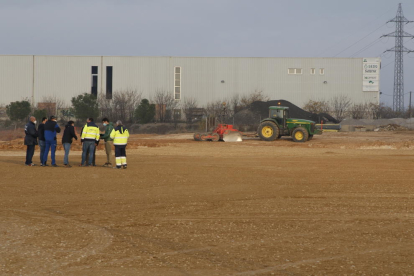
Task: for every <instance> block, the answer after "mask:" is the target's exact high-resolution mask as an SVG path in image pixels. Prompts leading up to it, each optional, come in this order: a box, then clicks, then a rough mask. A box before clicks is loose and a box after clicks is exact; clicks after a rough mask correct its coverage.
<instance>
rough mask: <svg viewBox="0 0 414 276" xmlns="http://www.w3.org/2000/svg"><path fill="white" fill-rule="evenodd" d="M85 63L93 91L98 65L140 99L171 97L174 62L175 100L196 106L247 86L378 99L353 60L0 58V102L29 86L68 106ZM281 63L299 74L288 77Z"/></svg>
mask: <svg viewBox="0 0 414 276" xmlns="http://www.w3.org/2000/svg"><path fill="white" fill-rule="evenodd" d="M33 61H34V66H33ZM92 66H98V93H101V92H102V93H105V92H106V91H105V89H106V66H112V67H113V91H114V93H115V92H116V91H120V90H127V89H128V90H131V89H133V90H136V91H138V92H142V94H143V97H146V98H151V95H153V94H154V93H155V91H157V90H164V91H168V92H170V93H171V94H172V95H174V92H173V89H174V67H175V66H180V67H181V72H182V73H181V96H182V97H181V99H182V100H184V99H185V98H195V99H197V101H198V103H199V105H200V106H204V105H206V104H207V103H209V102H212V101H217V100H226V99H229V98H231V97H232V96H233V95H235V94H239V95H240V96H242V95H246V94H249V93H252V92H253V91H255V90H261V91H263V93H264V94H265V95H268V96H269V98H270V99H285V100H288V101H291V102H293V103H294V104H296V105H299V106H302V105H303V104H304V103H305V102H307V101H308V100H310V99H313V100H321V99H325V100H329V99H331V98H332V97H333V96H336V95H347V96H349V97H350V98H351V99H352V100H353V102H355V103H365V102H375V103H377V102H378V92H362V59H361V58H221V57H99V56H98V57H90V56H85V57H82V56H34V57H33V56H0V74H1V75H0V81H1V82H0V94H1V101H0V103H1V104H8V103H9V102H11V101H15V100H21V99H22V98H23V97H28V98H30V97H31V95H32V91H33V92H34V101H35V102H39V101H42V99H43V98H44V97H49V96H53V97H54V96H56V97H57V98H60V99H62V100H64V101H65V103H66V104H67V105H70V99H71V98H72V97H73V96H76V95H78V94H80V93H84V92H88V93H90V91H91V81H92V80H91V67H92ZM33 68H34V74H33ZM288 68H301V69H302V74H299V75H289V74H288ZM311 68H315V69H316V72H315V74H314V75H312V74H311V73H310V70H311ZM320 68H324V71H325V73H324V75H320V73H319V69H320ZM33 76H34V82H33ZM33 83H34V85H33Z"/></svg>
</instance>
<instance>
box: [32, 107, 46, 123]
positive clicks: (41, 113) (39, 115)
mask: <svg viewBox="0 0 414 276" xmlns="http://www.w3.org/2000/svg"><path fill="white" fill-rule="evenodd" d="M33 116H35V118H36V120H37V121H38V122H40V123H41V122H42V118H43V117H47V110H46V109H36V110H35V111H34V112H33Z"/></svg>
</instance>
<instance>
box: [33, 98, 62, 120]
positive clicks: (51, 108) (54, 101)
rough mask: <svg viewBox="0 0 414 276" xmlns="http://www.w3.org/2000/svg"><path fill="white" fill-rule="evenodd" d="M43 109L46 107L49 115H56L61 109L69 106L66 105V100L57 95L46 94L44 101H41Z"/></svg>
mask: <svg viewBox="0 0 414 276" xmlns="http://www.w3.org/2000/svg"><path fill="white" fill-rule="evenodd" d="M40 106H41V107H44V108H41V109H45V110H46V113H47V116H48V117H49V116H51V115H55V116H58V113H59V110H61V109H64V108H69V107H68V106H66V105H65V102H64V101H63V100H62V99H60V98H57V97H56V96H44V97H42V102H41V103H40Z"/></svg>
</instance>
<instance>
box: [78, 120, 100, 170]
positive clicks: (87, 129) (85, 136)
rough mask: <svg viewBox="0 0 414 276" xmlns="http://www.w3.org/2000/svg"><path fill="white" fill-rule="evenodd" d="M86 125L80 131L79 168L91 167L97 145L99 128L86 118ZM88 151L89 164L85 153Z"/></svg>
mask: <svg viewBox="0 0 414 276" xmlns="http://www.w3.org/2000/svg"><path fill="white" fill-rule="evenodd" d="M86 122H87V123H86V125H85V126H84V127H83V129H82V134H81V141H82V144H83V145H82V163H81V165H80V166H83V167H88V166H92V165H93V158H94V152H95V148H96V146H98V144H99V138H100V135H99V128H98V126H97V125H96V124H95V122H94V121H93V118H88V119H87V121H86ZM88 151H89V162H88V160H86V153H87V152H88Z"/></svg>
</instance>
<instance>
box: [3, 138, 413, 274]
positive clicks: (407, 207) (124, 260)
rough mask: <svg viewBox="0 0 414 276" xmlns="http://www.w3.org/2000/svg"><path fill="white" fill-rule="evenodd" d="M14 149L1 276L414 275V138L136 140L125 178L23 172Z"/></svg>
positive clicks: (85, 172)
mask: <svg viewBox="0 0 414 276" xmlns="http://www.w3.org/2000/svg"><path fill="white" fill-rule="evenodd" d="M19 141H20V142H21V140H14V141H12V142H11V143H10V142H7V141H5V142H2V144H1V145H2V147H1V150H0V166H1V169H0V206H1V208H0V275H387V274H388V275H413V273H414V267H413V266H414V264H413V260H414V249H413V247H414V227H413V226H414V212H413V210H414V171H413V168H414V132H381V133H378V132H377V133H375V132H366V133H325V134H323V135H322V136H316V137H315V138H314V139H313V140H312V141H309V142H307V143H303V144H298V143H293V142H292V141H291V140H289V139H282V140H280V141H275V142H262V141H259V140H255V139H248V140H245V141H243V142H242V143H223V142H216V143H214V142H195V141H192V140H191V135H188V134H182V135H169V136H153V135H134V136H133V137H132V138H131V140H130V146H129V149H128V150H127V154H128V166H129V167H128V169H127V170H114V169H109V168H103V167H93V168H79V167H75V166H74V167H73V168H70V169H67V168H63V167H59V168H51V167H47V168H42V167H39V166H37V167H25V166H24V165H23V162H24V155H25V153H24V151H23V150H22V148H23V146H22V145H20V146H19V145H18V144H19ZM74 147H75V150H74V151H73V152H71V156H70V158H71V160H72V164H73V165H77V164H78V163H79V158H80V151H79V145H78V144H75V146H74ZM38 153H39V151H38V149H36V153H35V162H36V161H37V160H38ZM57 154H58V156H57V158H58V159H57V160H58V164H62V159H63V156H62V152H61V151H58V152H57ZM104 162H105V155H104V153H103V152H102V150H100V151H98V156H97V163H98V164H103V163H104Z"/></svg>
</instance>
